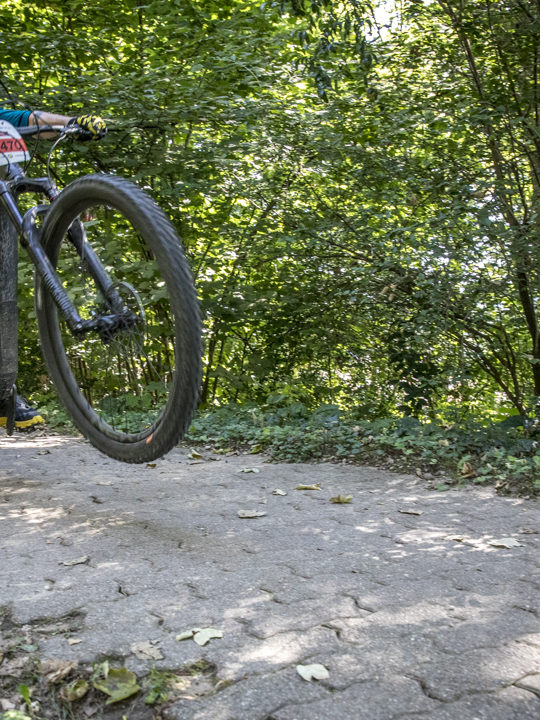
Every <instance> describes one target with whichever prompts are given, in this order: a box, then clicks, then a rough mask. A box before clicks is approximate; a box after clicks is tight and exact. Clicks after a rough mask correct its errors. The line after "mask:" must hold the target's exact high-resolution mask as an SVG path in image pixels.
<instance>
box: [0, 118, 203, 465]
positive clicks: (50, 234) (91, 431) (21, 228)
mask: <svg viewBox="0 0 540 720" xmlns="http://www.w3.org/2000/svg"><path fill="white" fill-rule="evenodd" d="M50 131H54V132H56V133H58V135H59V140H61V139H63V138H64V137H67V136H68V135H76V134H77V132H78V131H77V129H75V128H73V127H72V126H66V127H61V126H41V127H37V126H31V127H28V128H17V129H15V128H14V127H13V126H11V125H9V123H7V122H5V121H1V122H0V165H4V166H5V170H6V172H5V179H4V180H0V203H1V205H2V206H3V208H4V209H5V212H6V214H7V217H8V218H9V226H10V227H11V228H15V229H16V231H17V233H14V232H13V231H12V230H11V231H10V232H8V233H4V236H3V237H0V400H6V399H7V398H9V399H10V400H11V402H10V410H9V411H8V418H7V427H6V429H7V432H8V434H11V433H12V432H13V425H14V422H13V414H14V405H15V398H16V385H15V383H16V377H17V360H18V358H17V334H18V327H17V326H18V323H17V296H16V291H17V280H16V278H17V264H18V243H17V235H19V236H20V240H21V244H22V246H23V247H24V248H25V249H26V251H27V253H28V255H29V257H30V259H31V261H32V263H33V265H34V268H35V285H34V304H35V313H36V318H37V324H38V329H39V339H40V345H41V349H42V354H43V357H44V360H45V364H46V367H47V369H48V373H49V375H50V377H51V379H52V381H53V383H54V386H55V388H56V391H57V394H58V396H59V398H60V400H61V402H62V404H63V405H64V407H65V409H66V411H67V412H68V414H69V416H70V417H71V419H72V420H73V423H74V424H75V426H76V427H77V428H78V429H79V430H80V432H81V433H82V434H83V435H84V436H85V437H86V438H87V439H88V440H89V441H90V442H91V443H92V444H93V445H94V446H95V447H97V448H98V449H99V450H101V451H102V452H104V453H105V454H106V455H109V456H110V457H113V458H116V459H117V460H122V461H124V462H128V463H142V462H149V461H151V460H155V459H156V458H158V457H161V456H162V455H164V454H165V453H167V452H168V451H169V450H170V449H171V448H172V447H173V446H174V445H176V444H177V442H178V441H179V440H180V439H181V437H182V436H183V435H184V433H185V432H186V430H187V428H188V427H189V424H190V422H191V418H192V416H193V413H194V411H195V407H196V403H197V399H198V393H199V385H200V374H201V320H200V311H199V306H198V302H197V297H196V292H195V287H194V284H193V279H192V276H191V272H190V269H189V266H188V263H187V260H186V257H185V254H184V251H183V248H182V245H181V243H180V240H179V239H178V236H177V234H176V232H175V230H174V228H173V226H172V224H171V223H170V221H169V220H168V218H167V217H166V216H165V214H164V213H163V212H162V211H161V209H160V208H159V207H158V206H157V205H156V204H155V203H154V201H153V200H152V199H151V198H150V197H149V196H148V195H147V194H146V193H145V192H143V191H142V190H141V189H140V188H138V187H137V186H136V185H134V184H132V183H131V182H129V181H128V180H125V179H123V178H119V177H116V176H113V175H105V174H103V175H102V174H93V175H87V176H84V177H81V178H79V179H77V180H75V181H73V182H72V183H70V184H69V185H67V186H66V187H65V188H64V189H63V190H62V191H61V192H60V191H58V189H57V188H56V186H55V184H54V182H53V181H52V180H51V178H50V175H49V177H42V178H36V179H33V178H29V177H27V176H26V174H25V172H24V170H23V168H22V167H21V164H20V163H22V162H25V161H28V160H29V154H28V151H27V148H26V145H25V143H24V140H23V138H22V135H25V136H26V135H33V134H36V133H44V132H50ZM53 150H54V146H53V148H52V150H51V153H52V151H53ZM51 153H49V160H50V156H51ZM23 193H38V194H39V195H41V196H44V197H45V198H46V200H47V201H48V202H46V203H44V204H37V205H35V206H33V207H31V208H30V209H28V210H27V211H26V212H24V214H23V213H22V211H21V210H20V209H19V198H20V196H21V195H22V194H23Z"/></svg>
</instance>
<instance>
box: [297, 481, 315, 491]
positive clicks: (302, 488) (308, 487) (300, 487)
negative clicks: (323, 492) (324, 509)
mask: <svg viewBox="0 0 540 720" xmlns="http://www.w3.org/2000/svg"><path fill="white" fill-rule="evenodd" d="M320 489H321V483H315V484H314V485H297V486H296V490H320Z"/></svg>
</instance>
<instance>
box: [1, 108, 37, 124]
mask: <svg viewBox="0 0 540 720" xmlns="http://www.w3.org/2000/svg"><path fill="white" fill-rule="evenodd" d="M31 113H32V111H31V110H5V109H4V108H2V107H0V120H6V121H7V122H8V123H11V124H12V125H15V127H26V126H27V125H28V120H29V118H30V115H31Z"/></svg>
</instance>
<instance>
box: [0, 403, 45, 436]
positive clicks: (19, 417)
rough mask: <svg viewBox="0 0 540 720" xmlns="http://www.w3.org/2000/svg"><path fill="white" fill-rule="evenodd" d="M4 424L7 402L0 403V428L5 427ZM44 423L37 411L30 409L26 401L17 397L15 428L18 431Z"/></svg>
mask: <svg viewBox="0 0 540 720" xmlns="http://www.w3.org/2000/svg"><path fill="white" fill-rule="evenodd" d="M6 422H7V402H6V401H5V400H4V401H3V402H0V427H5V426H6ZM44 422H45V420H44V419H43V417H42V416H41V415H40V413H39V410H35V409H34V408H33V407H30V405H29V404H28V403H27V402H26V400H23V399H22V397H20V396H19V395H17V399H16V400H15V427H16V428H19V430H27V429H28V428H31V427H34V425H42V424H43V423H44Z"/></svg>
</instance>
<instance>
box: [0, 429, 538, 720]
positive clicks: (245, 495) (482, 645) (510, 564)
mask: <svg viewBox="0 0 540 720" xmlns="http://www.w3.org/2000/svg"><path fill="white" fill-rule="evenodd" d="M0 453H1V454H0V457H1V460H0V520H1V522H0V608H3V609H4V612H9V613H10V617H11V621H12V622H13V623H15V624H16V625H20V626H21V628H25V627H26V628H27V627H33V628H35V629H36V633H37V636H38V637H39V648H38V651H39V654H40V657H41V658H42V659H44V660H46V659H52V658H55V659H62V660H68V661H70V660H73V661H75V662H78V663H80V664H88V663H91V662H93V661H95V660H96V659H103V658H105V657H110V658H113V660H114V662H115V663H117V664H120V665H125V666H126V667H127V668H130V669H131V670H133V671H134V672H135V673H136V674H137V675H138V676H142V675H144V674H145V673H148V672H149V671H150V669H151V668H152V667H156V668H163V669H165V668H166V669H174V668H179V667H182V666H184V665H187V664H190V663H194V662H196V661H197V660H200V659H205V660H207V661H208V662H209V663H212V665H213V666H215V669H216V670H215V672H216V677H217V679H218V680H219V682H218V684H217V686H216V687H214V688H213V690H212V692H204V691H203V692H201V693H200V694H196V693H194V694H191V695H186V696H185V697H183V698H180V699H178V700H176V701H175V702H173V703H172V704H169V706H168V707H166V708H165V709H163V710H162V717H163V718H166V719H167V720H176V719H177V720H203V719H204V720H332V719H335V720H343V719H344V718H349V717H353V718H361V719H364V718H365V719H366V720H367V719H369V720H378V719H380V720H393V719H394V718H415V719H419V720H422V719H424V718H425V719H426V720H427V719H428V718H429V719H430V720H443V719H444V720H447V719H448V720H454V719H458V718H459V720H466V719H469V718H470V719H471V720H472V719H473V718H475V719H483V718H485V719H486V720H507V719H508V720H510V719H513V718H515V719H516V720H517V719H518V718H519V720H529V719H530V720H533V719H534V720H537V718H539V717H540V624H539V616H538V601H539V592H538V590H539V587H540V579H539V573H538V567H539V555H538V544H539V535H538V530H539V524H540V523H539V505H538V502H537V501H534V500H531V499H524V498H515V497H514V498H504V497H498V496H496V495H495V494H494V493H493V491H492V490H491V489H484V488H479V487H468V488H464V489H453V490H449V491H447V492H436V491H434V490H432V489H430V488H429V487H428V483H427V481H426V480H423V479H421V478H419V477H415V476H410V475H399V474H390V473H387V472H383V471H381V470H379V469H376V468H370V467H356V466H351V465H330V464H318V465H309V464H299V465H286V464H270V463H267V462H266V461H265V459H264V457H262V456H256V455H243V456H230V457H223V456H216V455H212V454H211V453H210V452H208V453H206V451H202V454H203V456H204V459H202V460H199V459H194V458H192V457H190V454H191V453H190V451H189V449H188V448H184V449H177V450H175V451H173V452H172V453H170V454H169V455H168V456H167V457H166V458H164V459H162V460H159V461H157V462H156V463H155V464H152V466H142V467H141V466H128V465H123V464H121V463H118V462H116V461H114V460H110V459H108V458H105V457H104V456H102V455H100V454H99V453H98V452H97V451H96V450H95V449H93V448H92V447H90V446H89V445H87V444H86V443H85V442H84V441H82V440H79V439H76V438H60V437H54V436H41V437H37V436H32V435H18V436H15V437H13V438H8V437H6V436H5V435H4V434H2V435H0ZM253 468H256V469H257V470H258V472H242V471H243V470H246V469H248V470H249V469H253ZM313 483H320V488H321V489H320V490H297V489H296V487H297V486H298V485H299V484H313ZM277 489H279V490H281V491H284V492H285V493H286V494H274V491H275V490H277ZM338 494H341V495H352V502H350V503H347V504H333V503H331V502H330V498H331V497H333V496H336V495H338ZM239 511H247V512H248V514H250V513H265V514H264V515H260V516H258V517H253V518H241V517H239V515H238V512H239ZM66 618H70V619H72V620H73V619H76V621H77V630H76V632H74V631H73V630H72V629H69V627H68V626H67V625H65V624H64V625H62V621H63V620H65V619H66ZM194 627H199V628H207V627H212V628H216V629H218V630H220V631H221V632H222V633H223V637H222V638H221V639H217V638H216V639H213V640H211V641H210V642H209V643H208V644H207V645H205V646H204V647H199V646H198V645H197V644H196V643H195V642H193V640H191V639H190V640H186V641H182V642H179V641H177V640H176V639H175V638H176V636H177V635H178V634H180V633H182V632H184V631H186V630H189V629H190V628H194ZM40 628H41V630H40ZM47 628H49V630H47ZM68 641H70V642H68ZM148 641H149V642H150V643H151V644H152V647H153V648H155V649H157V650H158V651H159V652H158V655H162V658H161V659H157V660H151V659H148V660H144V659H140V658H139V657H137V654H136V653H135V652H134V651H133V646H134V645H135V644H136V643H140V642H148ZM70 643H73V644H70ZM0 655H1V654H0ZM4 662H5V660H4ZM308 663H320V664H322V665H324V666H325V667H326V668H327V669H328V673H329V678H328V679H327V680H321V681H313V682H306V681H305V680H303V679H302V678H301V677H300V676H299V675H298V673H297V672H296V665H297V664H308ZM113 664H114V663H113ZM1 669H2V664H1V663H0V689H1V682H2V673H1ZM0 695H1V693H0ZM147 712H148V715H147V717H148V718H151V717H152V712H153V711H152V709H151V708H148V711H147Z"/></svg>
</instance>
